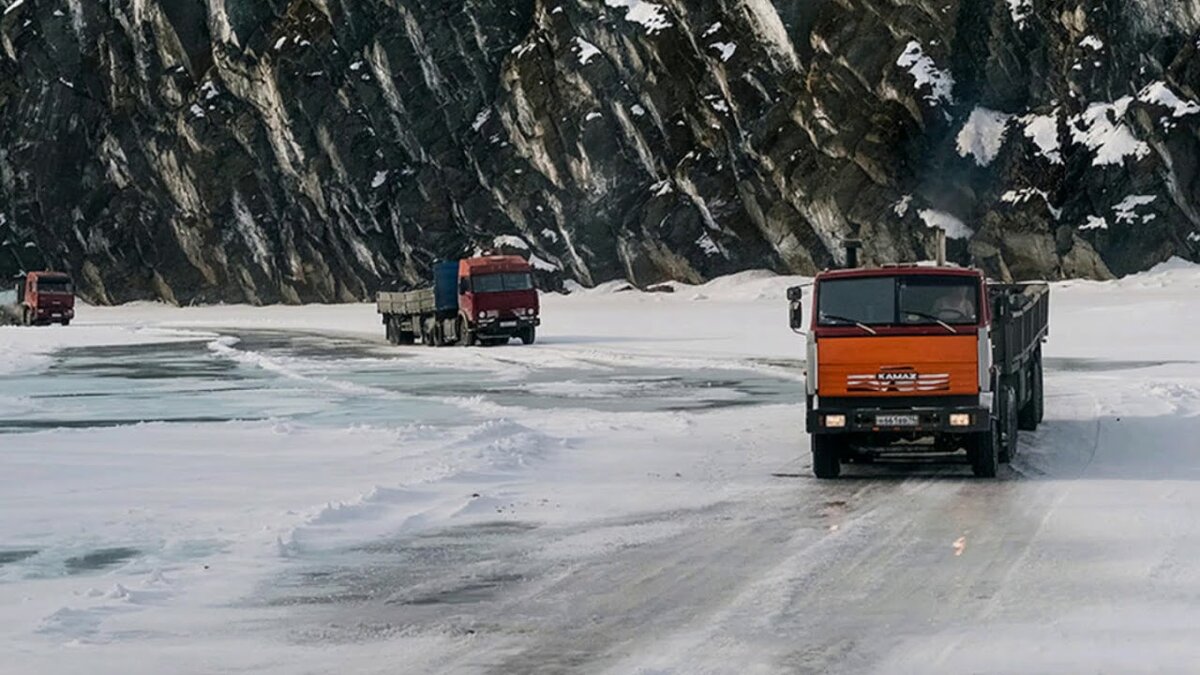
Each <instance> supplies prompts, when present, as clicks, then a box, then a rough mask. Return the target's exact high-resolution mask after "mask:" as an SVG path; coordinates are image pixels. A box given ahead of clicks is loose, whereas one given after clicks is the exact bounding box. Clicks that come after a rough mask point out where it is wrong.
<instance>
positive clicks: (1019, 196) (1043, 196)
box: [1000, 188, 1062, 220]
mask: <svg viewBox="0 0 1200 675" xmlns="http://www.w3.org/2000/svg"><path fill="white" fill-rule="evenodd" d="M1034 198H1037V199H1040V200H1042V202H1044V203H1045V204H1046V208H1047V209H1049V210H1050V214H1051V215H1053V216H1054V218H1055V220H1057V219H1059V218H1061V217H1062V209H1059V208H1055V207H1054V205H1053V204H1051V203H1050V194H1049V193H1047V192H1046V191H1045V190H1039V189H1038V188H1021V189H1019V190H1009V191H1007V192H1005V193H1004V194H1002V195H1000V201H1001V202H1004V203H1005V204H1024V203H1025V202H1027V201H1029V200H1030V199H1034Z"/></svg>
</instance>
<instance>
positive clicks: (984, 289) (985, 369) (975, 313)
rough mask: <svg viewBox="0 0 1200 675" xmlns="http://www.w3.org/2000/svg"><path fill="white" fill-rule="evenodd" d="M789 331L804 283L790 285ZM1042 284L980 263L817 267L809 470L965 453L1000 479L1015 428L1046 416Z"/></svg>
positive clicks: (830, 474)
mask: <svg viewBox="0 0 1200 675" xmlns="http://www.w3.org/2000/svg"><path fill="white" fill-rule="evenodd" d="M788 300H789V303H790V313H791V315H790V321H791V325H792V329H793V330H796V331H797V332H800V331H801V329H802V327H803V320H804V310H803V287H794V288H790V289H788ZM1049 323H1050V289H1049V286H1048V285H1047V284H1044V283H1033V284H999V283H993V282H990V281H988V280H987V279H985V278H984V275H983V273H982V272H980V271H979V270H975V269H964V268H958V267H946V266H937V267H926V266H917V265H911V266H886V267H883V268H873V269H842V270H834V271H826V272H823V273H821V274H819V275H818V276H817V278H816V280H815V282H814V283H813V286H812V308H811V320H810V324H809V325H810V328H809V330H808V332H807V333H806V335H807V338H808V355H807V369H806V370H807V375H806V379H807V402H808V405H807V407H808V414H807V425H808V433H809V436H810V438H811V443H812V459H813V472H814V473H815V474H816V475H817V477H818V478H836V477H837V476H838V475H839V474H840V473H841V466H842V464H843V463H844V462H869V461H874V459H876V458H877V457H878V456H879V455H881V454H893V453H937V454H943V453H945V454H950V453H958V452H960V451H963V450H965V451H966V455H967V458H968V459H969V460H970V463H971V468H972V470H973V471H974V473H975V475H977V476H981V477H993V476H995V475H996V472H997V471H998V468H999V464H1001V463H1005V462H1008V461H1009V460H1010V459H1011V458H1012V457H1013V456H1014V455H1015V454H1016V452H1017V443H1018V440H1017V436H1018V430H1019V429H1025V430H1033V429H1036V428H1037V426H1038V424H1039V423H1040V422H1041V421H1042V415H1043V409H1044V403H1043V385H1042V349H1041V345H1042V343H1043V342H1044V341H1045V340H1046V339H1047V337H1048V335H1049Z"/></svg>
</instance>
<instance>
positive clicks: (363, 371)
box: [0, 261, 1200, 675]
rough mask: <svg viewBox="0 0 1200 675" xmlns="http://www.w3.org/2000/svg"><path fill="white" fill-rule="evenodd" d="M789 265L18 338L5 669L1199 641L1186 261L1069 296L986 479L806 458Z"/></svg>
mask: <svg viewBox="0 0 1200 675" xmlns="http://www.w3.org/2000/svg"><path fill="white" fill-rule="evenodd" d="M807 281H809V280H807V279H802V278H794V277H779V276H776V275H773V274H771V273H768V272H761V271H760V272H748V273H744V274H739V275H734V276H731V277H727V278H723V279H718V280H715V281H713V282H710V283H708V284H704V285H702V286H691V285H687V284H681V283H672V284H668V285H667V286H668V287H669V288H670V289H671V290H672V291H673V292H670V293H640V292H637V291H631V290H622V288H623V287H625V286H627V285H625V284H622V283H612V284H607V285H605V286H604V287H602V288H599V289H593V290H583V289H579V290H577V291H576V292H575V293H573V294H572V295H570V296H560V295H553V294H550V295H546V296H544V297H543V315H544V319H545V324H544V325H543V327H542V329H541V332H540V333H539V342H538V344H537V345H535V346H533V347H529V348H526V347H520V346H512V347H508V348H497V349H482V348H471V349H466V348H458V349H440V350H435V349H425V348H421V347H412V348H401V347H392V346H390V345H388V344H386V342H384V341H383V340H382V330H381V328H380V325H379V319H378V316H377V315H376V314H375V313H374V308H373V307H371V306H369V305H345V306H331V307H269V308H253V307H240V306H235V307H194V308H168V307H164V306H160V305H151V304H135V305H130V306H126V307H119V308H93V307H86V306H84V307H81V308H80V310H79V312H80V313H79V318H78V320H77V322H75V323H73V324H72V326H71V327H70V328H66V329H62V328H58V327H55V328H45V329H23V328H3V329H0V368H3V370H0V449H2V451H3V453H4V471H3V472H0V512H2V513H3V514H4V518H0V653H3V654H5V664H4V668H11V669H12V672H21V673H25V672H36V673H47V674H49V675H57V674H58V673H76V672H89V673H158V672H184V673H192V672H195V673H202V672H203V673H221V672H268V673H295V672H320V673H324V672H380V673H382V672H395V671H396V669H397V667H398V666H397V663H398V661H397V659H401V660H402V663H403V667H402V668H401V670H412V671H414V672H435V671H436V672H478V671H479V670H495V671H501V672H505V671H507V672H527V671H531V670H538V669H542V670H575V669H584V670H605V669H607V670H611V671H613V672H648V671H660V672H679V673H683V672H699V671H706V672H708V671H717V672H733V671H737V672H746V671H749V670H758V671H763V672H789V671H795V670H797V669H805V668H809V667H811V669H812V670H814V671H822V672H826V671H845V672H849V671H864V670H865V671H870V670H873V669H874V670H881V671H896V670H901V671H921V672H929V671H938V672H973V671H979V670H985V671H987V670H1006V671H1014V672H1042V671H1048V670H1058V671H1061V670H1068V671H1079V670H1097V669H1105V668H1109V669H1119V670H1127V669H1134V670H1136V669H1139V668H1142V669H1144V670H1186V669H1187V668H1189V667H1190V665H1191V664H1193V663H1195V659H1196V658H1197V657H1198V656H1200V654H1198V653H1197V652H1198V650H1197V647H1196V646H1195V644H1194V640H1192V639H1191V637H1190V636H1191V634H1192V633H1193V632H1194V628H1195V627H1196V626H1200V612H1197V611H1196V609H1195V608H1194V607H1192V606H1191V605H1190V604H1188V603H1186V602H1182V601H1181V600H1180V599H1181V598H1186V597H1188V595H1187V594H1188V593H1190V592H1191V589H1192V588H1193V587H1194V585H1195V583H1196V577H1195V574H1194V570H1193V569H1192V566H1191V565H1189V564H1188V562H1187V561H1189V560H1192V559H1194V557H1195V556H1196V555H1200V526H1197V525H1196V524H1195V519H1194V518H1193V517H1192V515H1193V514H1194V512H1195V509H1196V508H1198V507H1200V490H1198V489H1197V488H1196V485H1197V484H1200V483H1198V479H1200V456H1197V454H1196V446H1195V443H1194V439H1195V437H1196V435H1197V434H1200V364H1198V363H1197V362H1198V361H1200V355H1198V354H1197V351H1196V347H1195V343H1194V340H1193V339H1192V335H1193V333H1194V330H1195V326H1194V325H1193V324H1194V323H1195V316H1196V312H1197V302H1200V300H1198V298H1200V268H1198V267H1197V266H1195V265H1191V264H1188V263H1184V262H1182V261H1172V262H1170V263H1167V264H1164V265H1161V266H1160V267H1158V268H1156V269H1154V270H1152V271H1150V272H1147V273H1144V274H1140V275H1136V276H1133V277H1129V278H1126V279H1122V280H1119V281H1114V282H1091V281H1071V282H1062V283H1057V284H1055V285H1054V289H1053V294H1054V295H1053V301H1052V304H1051V306H1052V312H1053V317H1052V333H1051V341H1050V342H1049V343H1048V344H1047V345H1046V347H1045V349H1046V352H1045V356H1046V365H1047V386H1048V399H1047V420H1046V423H1045V424H1044V425H1043V427H1042V428H1041V429H1039V430H1038V431H1037V432H1035V433H1028V434H1023V436H1022V439H1023V442H1024V448H1025V450H1024V454H1023V455H1021V456H1020V457H1019V458H1018V460H1017V462H1016V463H1015V464H1014V465H1013V470H1012V471H1011V472H1009V473H1008V474H1006V476H1005V479H1004V480H1000V481H994V482H993V481H986V482H984V481H974V480H972V479H969V478H965V476H966V475H967V474H969V471H966V470H965V468H964V467H962V466H961V465H931V464H898V465H886V464H885V465H880V466H860V465H851V466H849V467H847V471H848V473H849V477H848V479H847V480H845V481H841V482H838V483H834V484H822V483H818V482H816V481H813V480H811V479H809V478H807V475H808V466H807V460H806V447H807V446H806V439H805V437H804V433H803V422H802V417H803V405H804V404H803V364H802V359H803V353H804V346H803V345H804V342H803V338H802V337H800V336H796V335H794V334H793V333H792V332H791V331H790V330H789V329H788V327H787V323H786V320H785V318H786V317H785V315H786V303H785V301H784V294H785V292H786V289H787V288H788V287H789V286H792V285H797V284H803V283H806V282H807ZM806 293H807V292H806ZM810 297H811V296H810V295H806V301H807V300H808V299H809V298H810ZM1118 607H1119V608H1121V611H1120V612H1118V611H1116V608H1118ZM898 625H902V626H904V627H905V628H904V629H903V630H901V631H899V632H897V631H896V626H898ZM847 634H852V635H856V636H860V637H861V639H856V640H855V641H853V642H852V643H847V642H845V641H844V640H843V638H844V636H845V635H847ZM839 636H841V637H839ZM1113 636H1127V637H1118V638H1114V637H1113ZM985 637H986V640H984V638H985ZM981 644H984V645H987V646H986V648H980V647H979V645H981ZM1146 644H1150V645H1153V646H1154V649H1153V651H1149V652H1147V651H1144V650H1142V649H1141V647H1142V646H1144V645H1146ZM830 645H834V647H832V648H830ZM1131 655H1136V659H1137V660H1135V657H1134V656H1131ZM1127 665H1128V666H1129V668H1126V667H1125V666H1127ZM1143 666H1144V668H1143Z"/></svg>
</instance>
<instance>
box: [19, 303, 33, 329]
mask: <svg viewBox="0 0 1200 675" xmlns="http://www.w3.org/2000/svg"><path fill="white" fill-rule="evenodd" d="M21 325H22V326H32V325H33V313H32V312H30V311H29V308H28V307H25V308H23V309H22V310H21Z"/></svg>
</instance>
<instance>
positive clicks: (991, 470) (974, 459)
mask: <svg viewBox="0 0 1200 675" xmlns="http://www.w3.org/2000/svg"><path fill="white" fill-rule="evenodd" d="M967 454H968V455H969V456H970V458H971V472H972V473H974V474H975V475H976V476H978V477H980V478H995V477H996V472H997V471H999V470H1000V424H999V423H998V422H997V421H996V420H992V428H991V430H990V431H985V432H983V433H978V434H975V435H974V437H973V438H972V439H971V443H970V445H969V446H968V447H967Z"/></svg>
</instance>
